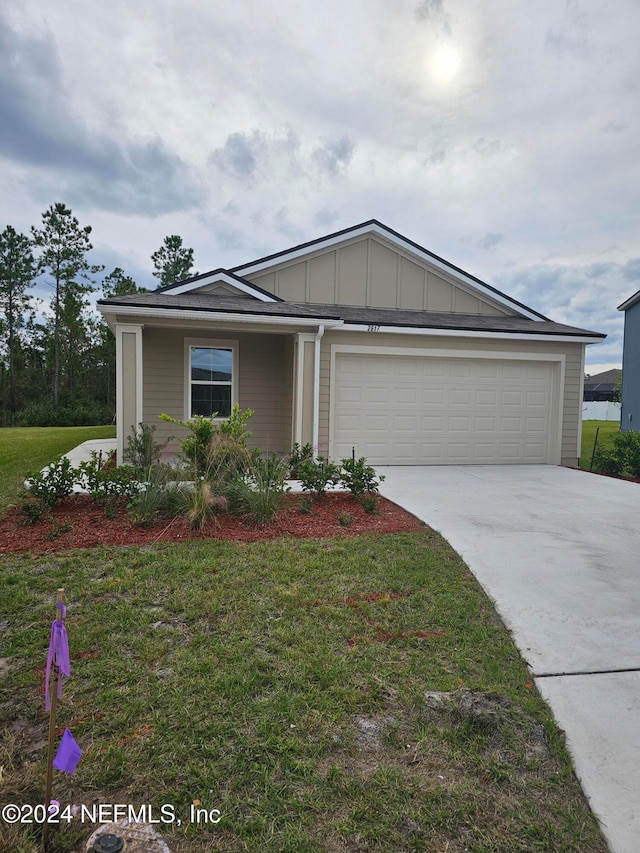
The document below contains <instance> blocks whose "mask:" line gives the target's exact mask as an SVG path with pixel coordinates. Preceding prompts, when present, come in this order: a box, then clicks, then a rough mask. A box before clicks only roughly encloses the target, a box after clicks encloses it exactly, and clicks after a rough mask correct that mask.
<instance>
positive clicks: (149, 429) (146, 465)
mask: <svg viewBox="0 0 640 853" xmlns="http://www.w3.org/2000/svg"><path fill="white" fill-rule="evenodd" d="M155 431H156V428H155V426H150V425H149V424H142V423H141V424H138V428H137V429H134V430H132V432H131V434H130V435H129V436H128V437H127V447H126V450H125V451H124V460H123V461H124V462H127V463H128V464H129V465H132V466H133V467H134V468H138V469H139V470H140V471H141V472H142V475H143V479H145V480H146V479H148V477H149V472H150V471H151V468H152V467H153V466H154V465H158V464H159V463H160V457H161V454H162V451H163V450H164V449H165V447H166V446H167V444H169V441H170V439H167V440H166V441H164V442H158V441H155V440H154V433H155Z"/></svg>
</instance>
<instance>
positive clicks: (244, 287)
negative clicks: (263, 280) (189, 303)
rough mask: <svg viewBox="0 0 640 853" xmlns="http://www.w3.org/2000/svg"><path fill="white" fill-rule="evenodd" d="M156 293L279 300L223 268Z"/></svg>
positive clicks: (169, 286) (266, 300) (168, 286)
mask: <svg viewBox="0 0 640 853" xmlns="http://www.w3.org/2000/svg"><path fill="white" fill-rule="evenodd" d="M156 293H163V294H167V295H168V296H180V295H182V294H184V293H192V294H193V293H215V294H217V295H218V296H240V297H246V298H247V299H257V300H258V301H260V302H280V300H279V299H278V297H277V296H275V295H274V294H273V293H269V292H268V291H265V290H262V288H261V287H259V286H256V285H255V284H252V282H250V281H249V280H248V279H244V278H240V276H237V275H234V274H233V273H232V272H229V271H228V270H223V269H217V270H212V271H211V272H207V273H202V274H201V275H197V276H194V277H193V278H188V279H185V280H184V281H176V282H175V283H174V284H168V285H166V286H165V287H159V288H158V290H157V291H156Z"/></svg>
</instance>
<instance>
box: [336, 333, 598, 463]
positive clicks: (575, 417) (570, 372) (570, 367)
mask: <svg viewBox="0 0 640 853" xmlns="http://www.w3.org/2000/svg"><path fill="white" fill-rule="evenodd" d="M332 344H342V345H348V346H362V347H371V346H376V347H378V346H380V347H393V348H397V349H400V348H407V349H430V350H456V351H458V352H461V353H464V352H473V351H480V352H490V353H495V354H496V357H497V358H498V359H499V358H500V353H510V354H513V353H518V352H521V353H534V354H537V355H539V356H540V359H541V360H544V357H545V353H548V354H554V355H563V356H564V357H565V376H564V397H563V401H562V402H563V412H562V415H563V417H562V439H561V464H563V465H572V466H574V465H577V464H578V441H579V429H580V419H581V412H582V394H581V387H582V354H583V345H582V344H577V343H576V344H573V343H565V342H558V341H549V342H546V341H540V342H539V341H515V340H514V341H510V340H487V339H484V340H483V339H480V338H460V337H451V338H449V337H440V336H437V337H435V336H434V337H429V336H415V337H414V336H412V335H403V336H402V337H400V336H398V335H392V334H385V333H384V332H382V333H371V334H368V333H358V332H352V333H337V332H331V331H329V332H327V333H326V334H325V335H324V337H323V339H322V346H321V354H320V429H319V450H320V453H323V454H327V453H328V452H329V419H330V412H329V406H330V389H331V378H330V369H331V345H332Z"/></svg>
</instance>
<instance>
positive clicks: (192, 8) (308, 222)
mask: <svg viewBox="0 0 640 853" xmlns="http://www.w3.org/2000/svg"><path fill="white" fill-rule="evenodd" d="M639 35H640V3H638V2H637V0H610V1H609V2H607V0H566V2H565V0H536V2H533V3H532V2H531V0H482V2H477V0H323V2H322V3H313V4H312V3H310V2H301V0H298V2H295V0H277V2H275V0H235V2H233V3H223V2H221V0H156V2H150V0H147V2H137V3H131V2H130V0H109V2H108V3H105V2H101V3H98V2H85V3H78V2H70V0H56V2H55V3H51V2H50V0H2V4H1V6H0V81H1V84H0V207H1V210H0V228H4V226H5V225H7V224H11V225H13V226H14V227H15V228H17V229H18V230H20V231H23V232H25V233H28V231H29V229H30V226H31V225H36V226H37V225H39V224H40V221H41V214H42V212H43V211H44V210H45V209H46V208H47V207H49V205H51V204H52V203H54V202H58V201H62V202H64V203H66V204H67V205H68V206H70V207H71V208H72V209H73V212H74V214H75V215H76V216H77V217H78V219H79V220H80V223H81V225H91V226H92V227H93V232H92V239H93V243H94V246H95V249H94V251H93V252H92V255H93V258H92V260H93V262H94V263H103V264H105V266H106V270H105V272H110V271H111V270H112V269H113V268H114V267H115V266H120V267H123V268H124V270H125V272H126V273H127V274H129V275H131V276H132V277H133V278H134V279H136V281H137V282H138V284H140V285H143V286H147V287H154V286H155V285H156V283H157V282H156V279H154V278H153V277H152V275H151V273H152V264H151V260H150V256H151V253H152V252H153V251H155V250H156V249H157V248H159V246H160V245H161V243H162V241H163V239H164V237H165V236H166V235H168V234H179V235H181V236H182V238H183V240H184V243H185V245H187V246H191V247H193V249H194V254H195V268H196V270H197V271H199V272H204V271H206V270H208V269H213V268H215V267H218V266H233V265H236V264H240V263H243V262H246V261H249V260H252V259H254V258H257V257H260V256H262V255H265V254H269V253H271V252H275V251H280V250H282V249H286V248H289V247H290V246H293V245H295V244H297V243H299V242H303V241H305V240H310V239H314V238H316V237H321V236H324V235H326V234H328V233H331V232H332V231H336V230H339V229H341V228H346V227H349V226H351V225H355V224H357V223H359V222H362V221H364V220H367V219H371V218H376V219H379V220H381V221H382V222H383V223H385V224H386V225H388V226H389V227H391V228H393V229H395V230H397V231H399V232H401V233H402V234H404V235H405V236H406V237H408V238H410V239H412V240H414V241H416V242H417V243H419V244H421V245H422V246H424V247H426V248H427V249H429V250H430V251H432V252H435V253H436V254H438V255H440V256H442V257H444V258H446V259H447V260H449V261H450V262H452V263H454V264H455V265H457V266H460V267H462V268H463V269H465V270H467V271H468V272H470V273H472V274H474V275H476V276H478V277H479V278H481V279H483V280H485V281H487V282H488V283H490V284H492V285H494V286H496V287H498V288H500V289H501V290H504V291H505V292H507V293H508V294H510V295H511V296H514V297H515V298H517V299H518V300H520V301H522V302H524V303H525V304H528V305H530V306H531V307H532V308H535V309H536V310H538V311H541V312H542V313H544V314H546V315H548V316H550V317H551V318H552V319H554V320H557V321H559V322H566V323H570V324H573V325H577V326H581V327H583V328H587V329H595V330H597V331H602V332H606V333H607V334H608V335H609V337H608V339H607V341H606V342H605V343H604V344H600V345H598V346H593V347H589V348H588V351H587V370H588V371H589V372H590V373H595V372H598V371H599V370H601V369H607V368H609V367H616V366H620V362H621V352H622V328H623V317H622V315H621V314H620V312H618V311H617V310H616V307H617V306H618V305H619V304H620V303H621V302H622V301H623V300H624V299H626V298H627V297H628V296H630V295H631V294H632V293H634V292H635V291H636V290H638V289H639V288H640V242H639V240H640V238H639V234H640V228H639V225H640V208H639V205H638V202H639V196H640V156H639V152H640V108H639V107H640V50H639V49H638V37H639Z"/></svg>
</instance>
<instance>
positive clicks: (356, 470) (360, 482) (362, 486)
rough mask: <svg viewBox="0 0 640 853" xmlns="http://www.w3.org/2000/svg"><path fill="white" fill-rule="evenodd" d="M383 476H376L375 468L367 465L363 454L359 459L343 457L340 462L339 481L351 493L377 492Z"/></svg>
mask: <svg viewBox="0 0 640 853" xmlns="http://www.w3.org/2000/svg"><path fill="white" fill-rule="evenodd" d="M383 480H384V476H382V475H381V476H378V475H377V474H376V472H375V469H374V468H372V467H371V466H370V465H367V460H366V459H365V457H364V456H361V457H360V459H343V460H342V462H341V470H340V482H341V483H343V485H345V486H346V488H347V489H349V491H350V492H351V494H352V495H356V496H357V495H363V494H365V493H367V492H377V491H378V487H379V485H380V483H381V482H382V481H383Z"/></svg>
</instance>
